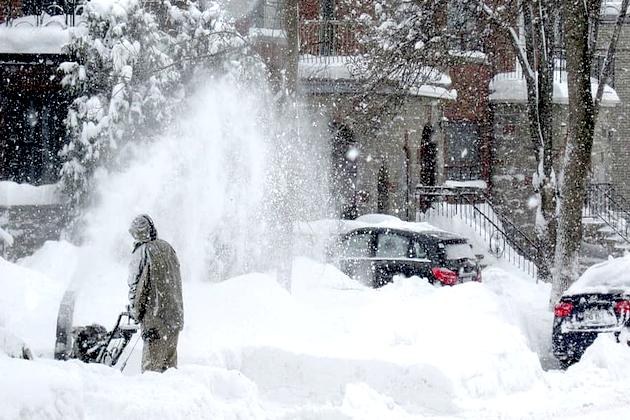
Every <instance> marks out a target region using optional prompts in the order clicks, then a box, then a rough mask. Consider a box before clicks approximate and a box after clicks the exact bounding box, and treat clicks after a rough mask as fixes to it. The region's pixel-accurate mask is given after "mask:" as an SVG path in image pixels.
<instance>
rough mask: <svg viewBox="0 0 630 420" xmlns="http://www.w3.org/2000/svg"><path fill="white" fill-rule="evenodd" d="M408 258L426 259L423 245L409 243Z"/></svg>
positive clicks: (416, 242)
mask: <svg viewBox="0 0 630 420" xmlns="http://www.w3.org/2000/svg"><path fill="white" fill-rule="evenodd" d="M409 257H410V258H419V259H424V258H426V257H427V251H426V249H425V248H424V245H422V244H421V243H420V242H418V241H413V242H412V243H411V252H410V255H409Z"/></svg>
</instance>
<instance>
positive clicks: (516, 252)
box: [416, 186, 542, 280]
mask: <svg viewBox="0 0 630 420" xmlns="http://www.w3.org/2000/svg"><path fill="white" fill-rule="evenodd" d="M416 197H417V199H418V202H419V203H418V204H419V207H421V206H423V205H424V206H425V207H426V203H427V202H428V203H430V206H429V207H428V208H427V210H426V211H425V213H424V217H425V219H426V220H427V221H429V222H430V221H431V220H432V219H435V218H438V217H445V218H448V219H458V220H460V221H461V222H463V223H464V224H465V225H467V226H468V227H469V228H471V229H473V231H474V232H475V234H476V235H477V239H478V240H480V241H481V242H482V243H484V244H485V245H486V246H487V247H488V248H487V250H488V252H489V254H491V255H493V256H494V257H495V258H497V259H498V260H504V261H506V262H508V263H509V264H511V265H513V266H515V267H516V268H518V269H520V270H521V271H523V272H524V273H526V274H527V275H529V276H530V277H532V278H534V279H536V280H538V272H539V266H538V263H537V261H539V259H540V258H541V256H542V249H541V247H540V245H539V244H538V243H537V241H535V240H532V239H530V238H529V236H528V235H527V234H526V233H525V232H523V231H522V230H521V229H520V228H519V227H517V226H516V225H515V224H514V223H512V222H511V221H510V220H509V219H508V218H507V217H505V216H503V215H501V214H500V213H499V212H498V211H497V210H496V208H495V206H494V205H493V204H492V202H491V201H490V200H489V198H488V197H487V196H486V194H485V193H484V192H483V190H481V189H478V188H466V187H463V188H462V187H427V186H418V187H417V188H416Z"/></svg>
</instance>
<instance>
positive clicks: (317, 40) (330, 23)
mask: <svg viewBox="0 0 630 420" xmlns="http://www.w3.org/2000/svg"><path fill="white" fill-rule="evenodd" d="M360 28H361V27H360V25H359V23H358V22H353V21H347V20H303V21H301V22H300V28H299V31H300V54H301V55H303V56H304V55H305V56H306V57H305V58H304V59H307V60H308V59H311V60H318V59H319V58H320V57H326V58H329V57H345V56H353V55H357V54H360V53H362V52H363V51H364V50H363V47H362V45H361V42H360V35H359V34H360Z"/></svg>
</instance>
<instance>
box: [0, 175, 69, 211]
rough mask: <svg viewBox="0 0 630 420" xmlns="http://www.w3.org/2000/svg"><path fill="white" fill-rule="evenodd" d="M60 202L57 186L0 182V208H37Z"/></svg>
mask: <svg viewBox="0 0 630 420" xmlns="http://www.w3.org/2000/svg"><path fill="white" fill-rule="evenodd" d="M60 202H61V194H60V192H59V186H58V184H50V185H40V186H34V185H29V184H18V183H15V182H12V181H0V206H7V207H8V206H37V205H49V204H59V203H60Z"/></svg>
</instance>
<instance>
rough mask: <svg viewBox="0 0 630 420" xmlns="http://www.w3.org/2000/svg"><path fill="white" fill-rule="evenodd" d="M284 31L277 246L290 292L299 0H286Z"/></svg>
mask: <svg viewBox="0 0 630 420" xmlns="http://www.w3.org/2000/svg"><path fill="white" fill-rule="evenodd" d="M283 12H284V13H283V17H284V30H285V32H286V35H287V44H286V47H285V51H284V53H285V54H284V59H285V66H284V79H285V80H284V83H283V85H282V87H283V89H284V92H283V93H284V95H283V103H282V107H283V112H282V114H283V115H284V116H286V117H287V121H286V123H287V124H288V127H287V130H286V131H285V132H284V133H282V134H280V135H279V137H280V139H279V140H280V145H279V146H280V147H279V150H278V153H279V156H278V158H279V162H278V163H279V166H280V168H279V173H278V176H279V177H281V178H282V180H281V188H280V191H279V192H278V193H279V194H280V197H278V198H279V200H278V209H277V216H276V217H277V218H278V220H276V226H277V228H278V229H277V230H278V231H277V232H276V233H275V235H274V236H275V238H274V239H275V241H276V249H277V254H278V261H277V270H278V271H277V279H278V282H279V283H280V284H281V285H282V286H283V287H284V288H285V289H287V290H288V291H291V277H292V268H293V226H294V224H295V221H296V220H295V219H296V214H295V208H294V207H295V206H294V200H295V196H296V194H295V185H294V182H295V178H296V177H295V174H294V173H295V170H294V169H295V168H294V166H293V162H291V156H292V154H291V148H292V147H291V145H292V144H295V143H294V142H297V139H296V138H297V136H298V129H297V117H298V115H297V114H298V110H297V106H298V105H297V98H296V96H297V83H298V64H299V36H298V35H299V33H298V30H299V29H298V0H285V5H284V11H283Z"/></svg>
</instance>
